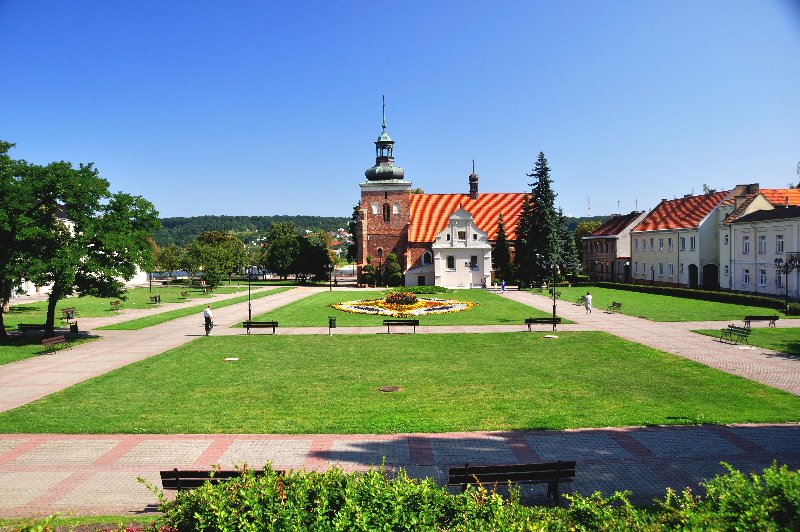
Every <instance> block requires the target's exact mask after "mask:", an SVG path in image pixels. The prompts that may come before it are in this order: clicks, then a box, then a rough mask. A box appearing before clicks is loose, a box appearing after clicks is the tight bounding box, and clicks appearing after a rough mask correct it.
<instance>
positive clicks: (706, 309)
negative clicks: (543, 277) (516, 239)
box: [544, 286, 779, 321]
mask: <svg viewBox="0 0 800 532" xmlns="http://www.w3.org/2000/svg"><path fill="white" fill-rule="evenodd" d="M558 290H559V291H560V292H561V299H563V300H565V301H570V302H572V303H575V301H576V300H577V299H578V298H579V297H580V296H582V295H584V294H586V292H587V291H589V292H591V293H592V304H593V305H594V308H595V309H599V310H603V309H605V308H606V307H607V306H608V305H609V304H611V302H612V301H618V302H620V303H622V313H623V314H627V315H629V316H635V317H637V318H644V319H647V320H651V321H728V320H738V321H741V320H742V318H744V316H745V315H747V314H757V315H763V314H779V312H778V311H777V310H774V309H768V308H764V307H751V306H745V305H734V304H732V303H717V302H714V301H702V300H700V299H687V298H682V297H674V296H663V295H657V294H645V293H642V292H631V291H628V290H614V289H611V288H598V287H594V286H592V287H586V286H577V287H559V288H558ZM544 295H547V292H544Z"/></svg>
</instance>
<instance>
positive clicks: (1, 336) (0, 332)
mask: <svg viewBox="0 0 800 532" xmlns="http://www.w3.org/2000/svg"><path fill="white" fill-rule="evenodd" d="M0 303H2V305H0V340H8V332H6V326H5V324H4V323H3V316H4V315H5V309H6V305H7V304H8V300H5V299H4V300H3V301H2V302H0Z"/></svg>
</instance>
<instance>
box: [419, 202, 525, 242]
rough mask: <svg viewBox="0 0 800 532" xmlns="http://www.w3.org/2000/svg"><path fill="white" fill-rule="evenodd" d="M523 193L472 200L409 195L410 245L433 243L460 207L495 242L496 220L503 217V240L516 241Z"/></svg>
mask: <svg viewBox="0 0 800 532" xmlns="http://www.w3.org/2000/svg"><path fill="white" fill-rule="evenodd" d="M525 196H526V194H523V193H492V192H490V193H482V194H481V195H480V196H478V199H476V200H474V199H472V198H470V197H469V194H411V227H410V228H409V231H408V240H409V242H433V241H434V240H435V239H436V235H437V234H438V233H439V232H440V231H442V230H443V229H444V228H445V227H446V226H447V224H448V222H449V221H450V215H451V214H453V213H454V212H455V211H457V210H458V208H459V207H463V208H464V209H466V210H467V211H469V213H470V214H471V215H472V217H473V218H474V219H475V225H477V226H478V228H479V229H480V230H481V231H484V232H485V233H487V234H488V235H489V240H496V239H497V218H498V217H499V216H500V213H503V219H504V221H505V224H506V236H507V238H508V239H509V240H516V239H517V226H518V225H519V218H520V215H521V214H522V203H523V202H524V200H525Z"/></svg>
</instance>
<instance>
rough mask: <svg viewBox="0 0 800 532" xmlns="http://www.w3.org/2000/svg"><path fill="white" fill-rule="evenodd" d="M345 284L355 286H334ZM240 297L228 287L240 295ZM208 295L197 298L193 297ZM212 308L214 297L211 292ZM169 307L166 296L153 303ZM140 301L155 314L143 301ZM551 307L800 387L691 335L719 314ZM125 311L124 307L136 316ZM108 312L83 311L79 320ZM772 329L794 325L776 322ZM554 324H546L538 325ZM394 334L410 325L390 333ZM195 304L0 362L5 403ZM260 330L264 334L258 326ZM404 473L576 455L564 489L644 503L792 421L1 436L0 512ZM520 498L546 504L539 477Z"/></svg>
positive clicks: (764, 450) (273, 300)
mask: <svg viewBox="0 0 800 532" xmlns="http://www.w3.org/2000/svg"><path fill="white" fill-rule="evenodd" d="M339 289H341V290H347V289H351V288H349V287H340V288H339ZM321 290H324V289H321V288H293V289H292V290H289V291H286V292H283V293H281V294H276V295H272V296H268V297H265V298H261V299H257V300H253V302H252V312H253V315H254V316H255V315H258V314H261V313H263V312H267V311H269V310H272V309H274V308H277V307H279V306H281V305H284V304H287V303H289V302H292V301H296V300H298V299H300V298H303V297H306V296H308V295H310V294H313V293H316V292H319V291H321ZM237 295H240V294H234V295H230V296H218V297H219V298H220V299H221V298H222V297H236V296H237ZM505 297H508V298H510V299H514V300H517V301H519V302H521V303H524V304H526V305H530V306H534V307H536V308H540V309H542V310H545V311H550V310H551V308H552V302H551V300H549V299H547V298H546V297H543V296H538V295H534V294H530V293H526V292H507V293H506V294H505ZM198 302H201V303H204V302H205V301H198ZM212 305H213V302H212ZM166 310H169V307H168V306H167V305H164V306H163V307H162V310H161V311H166ZM147 312H150V313H153V312H154V311H151V310H149V309H148V311H147ZM558 313H559V315H561V316H563V317H565V318H568V319H570V320H572V321H575V322H576V324H574V325H564V326H559V331H566V330H601V331H606V332H609V333H611V334H615V335H617V336H620V337H622V338H626V339H629V340H632V341H635V342H639V343H643V344H646V345H650V346H652V347H655V348H657V349H661V350H664V351H667V352H670V353H675V354H677V355H679V356H684V357H686V358H690V359H692V360H696V361H698V362H701V363H703V364H707V365H710V366H713V367H718V368H720V369H723V370H725V371H729V372H731V373H735V374H737V375H742V376H744V377H746V378H751V379H754V380H758V381H760V382H764V383H766V384H769V385H771V386H776V387H778V388H781V389H784V390H787V391H790V392H791V393H795V394H800V361H798V360H797V359H796V358H791V357H785V356H782V355H780V354H777V353H773V352H769V351H768V350H764V349H746V348H741V347H738V346H731V345H727V344H721V343H719V342H717V341H715V340H714V339H712V338H709V337H704V336H700V335H696V334H693V333H689V332H688V331H689V330H691V329H697V328H720V327H721V326H724V325H725V324H720V323H719V322H710V323H703V324H697V323H653V322H648V321H645V320H641V319H637V318H631V317H628V316H624V315H619V314H615V315H611V314H607V313H604V312H602V311H601V310H595V312H594V313H592V314H591V315H587V314H586V313H585V312H584V310H583V308H582V307H578V306H576V305H573V304H570V303H568V302H564V301H559V302H558ZM132 314H133V313H129V314H128V315H129V316H130V315H132ZM246 316H247V303H241V304H236V305H231V306H229V307H223V308H219V309H215V311H214V322H215V325H216V326H215V328H214V331H213V333H212V334H214V335H232V334H235V335H240V334H243V331H242V329H231V328H229V326H230V325H233V324H235V323H237V322H240V321H243V320H244V319H245V318H246ZM110 319H116V318H99V319H97V320H96V321H91V320H86V319H85V320H81V323H82V329H83V328H85V327H87V326H90V327H96V326H99V325H101V324H105V323H108V322H109V320H110ZM779 325H780V326H784V327H785V326H791V325H797V326H800V323H798V322H797V320H794V321H793V322H792V321H790V320H784V321H781V322H779ZM523 330H526V328H525V327H524V326H523V325H521V324H520V325H505V326H463V327H420V328H419V329H418V332H419V333H425V334H434V333H453V332H470V333H481V332H501V331H505V332H512V331H523ZM545 331H546V332H550V328H549V327H542V328H538V329H537V330H536V332H537V333H542V332H545ZM328 332H329V331H328V329H327V327H311V328H286V327H281V328H279V329H278V334H281V335H283V334H328ZM331 332H332V333H333V334H337V335H338V334H386V329H385V328H383V327H342V328H338V329H334V330H333V331H331ZM398 333H408V332H407V331H402V332H401V331H398ZM203 334H204V332H203V325H202V317H201V316H200V314H198V315H196V316H189V317H186V318H180V319H177V320H173V321H170V322H167V323H164V324H161V325H158V326H154V327H149V328H147V329H142V330H140V331H102V336H103V339H102V340H99V341H95V342H91V343H88V344H85V345H81V346H76V347H75V348H73V349H72V350H67V351H61V352H57V353H55V354H53V355H47V356H40V357H35V358H32V359H28V360H25V361H20V362H17V363H14V364H7V365H4V366H0V411H2V410H8V409H10V408H14V407H16V406H19V405H22V404H25V403H27V402H30V401H33V400H35V399H37V398H40V397H44V396H46V395H48V394H51V393H54V392H56V391H58V390H61V389H64V388H66V387H68V386H71V385H72V384H75V383H77V382H80V381H82V380H85V379H88V378H91V377H93V376H95V375H99V374H102V373H105V372H108V371H111V370H113V369H116V368H119V367H122V366H124V365H126V364H130V363H133V362H136V361H138V360H142V359H144V358H147V357H149V356H153V355H155V354H158V353H161V352H164V351H165V350H168V349H171V348H174V347H177V346H180V345H183V344H184V343H186V342H188V341H190V340H192V339H194V338H195V337H197V336H200V335H203ZM257 334H264V331H263V330H258V331H257ZM383 457H386V459H387V465H389V466H391V467H393V468H397V467H403V468H406V469H408V470H409V472H410V474H411V475H412V476H415V477H434V478H436V479H437V480H439V481H440V482H443V481H444V479H446V475H447V468H448V467H450V466H453V465H461V464H463V463H464V462H469V463H475V464H478V463H512V462H519V461H535V460H553V459H570V458H575V459H577V460H578V462H579V465H578V478H577V480H576V482H575V483H574V484H573V485H572V489H574V490H576V491H578V492H580V493H585V494H589V493H591V492H593V491H597V490H601V491H603V492H605V493H607V494H610V493H613V492H614V491H615V490H622V489H630V490H633V491H634V500H635V501H636V502H639V503H647V502H649V501H651V500H652V499H653V498H654V497H663V495H664V490H665V488H666V487H667V486H672V487H676V488H682V487H685V486H693V487H696V486H697V483H698V482H699V481H701V480H702V479H704V478H710V477H712V476H713V475H715V474H717V473H721V472H723V470H722V468H721V467H720V465H719V462H720V461H726V462H729V463H731V464H733V465H734V466H736V467H738V468H740V469H743V470H747V471H757V470H760V469H762V468H763V467H766V466H767V465H769V464H770V463H771V462H772V461H773V460H778V461H779V462H781V463H786V464H789V465H790V467H793V468H798V467H800V425H797V424H790V425H752V426H727V427H719V426H699V427H698V426H692V427H657V428H614V429H594V430H571V431H522V432H509V433H507V432H502V433H484V432H478V433H454V434H397V435H77V436H75V435H48V434H44V435H30V434H6V435H0V485H2V486H4V488H3V489H2V490H0V517H23V516H44V515H50V514H53V513H55V512H62V513H67V514H69V513H72V514H76V515H87V514H135V513H139V512H143V511H152V510H154V509H155V505H156V503H157V498H156V497H155V496H154V495H153V494H152V493H151V492H149V491H148V490H147V489H146V488H145V487H144V486H143V485H142V484H140V483H138V482H137V481H136V477H137V476H140V475H141V476H142V477H144V478H146V479H148V480H149V481H151V482H152V483H154V484H155V485H156V486H160V482H159V481H158V471H159V470H161V469H167V468H173V467H183V468H189V467H202V468H207V467H209V466H210V465H211V464H221V465H223V466H225V467H231V466H233V465H235V464H242V463H245V462H246V463H248V464H250V465H252V466H260V465H262V464H264V463H266V462H268V461H271V462H272V463H273V465H274V467H276V468H281V469H301V468H305V469H317V470H324V469H327V468H329V467H331V466H334V465H336V466H340V467H343V468H344V469H347V470H363V469H365V468H368V467H369V466H371V465H376V464H379V463H380V462H381V461H382V459H383ZM526 493H527V496H528V497H529V498H530V499H531V500H533V501H534V502H545V501H544V499H543V495H544V488H543V487H542V486H535V487H533V488H531V489H530V490H529V491H528V492H526Z"/></svg>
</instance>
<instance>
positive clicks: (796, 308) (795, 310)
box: [789, 303, 800, 316]
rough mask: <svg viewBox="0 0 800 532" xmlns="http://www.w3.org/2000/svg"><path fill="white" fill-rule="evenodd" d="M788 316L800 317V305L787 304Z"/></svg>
mask: <svg viewBox="0 0 800 532" xmlns="http://www.w3.org/2000/svg"><path fill="white" fill-rule="evenodd" d="M789 315H790V316H798V315H800V303H789Z"/></svg>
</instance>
